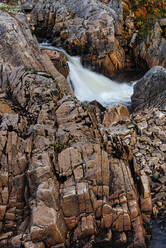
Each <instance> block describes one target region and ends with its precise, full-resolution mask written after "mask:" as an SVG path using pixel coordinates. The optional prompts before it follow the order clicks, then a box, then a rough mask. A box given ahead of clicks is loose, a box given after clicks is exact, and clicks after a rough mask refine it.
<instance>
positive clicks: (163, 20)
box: [160, 18, 166, 27]
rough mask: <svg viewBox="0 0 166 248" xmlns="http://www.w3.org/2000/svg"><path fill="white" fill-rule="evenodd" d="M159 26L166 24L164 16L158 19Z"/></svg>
mask: <svg viewBox="0 0 166 248" xmlns="http://www.w3.org/2000/svg"><path fill="white" fill-rule="evenodd" d="M160 26H161V27H162V26H166V18H162V19H160Z"/></svg>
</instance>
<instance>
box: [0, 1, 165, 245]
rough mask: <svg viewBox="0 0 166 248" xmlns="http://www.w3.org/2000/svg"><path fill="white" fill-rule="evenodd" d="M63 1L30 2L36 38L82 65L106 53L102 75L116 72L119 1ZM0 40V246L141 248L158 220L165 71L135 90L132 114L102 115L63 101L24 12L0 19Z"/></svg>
mask: <svg viewBox="0 0 166 248" xmlns="http://www.w3.org/2000/svg"><path fill="white" fill-rule="evenodd" d="M29 3H32V1H29ZM62 3H63V4H64V8H62V7H61V5H60V4H62ZM71 3H72V5H71V6H70V4H71ZM73 3H74V2H73V1H67V0H61V1H49V2H47V1H43V0H39V1H38V2H37V3H36V5H35V7H34V9H33V11H32V14H31V24H32V23H33V25H34V26H35V29H36V32H37V33H38V34H40V32H41V30H42V32H43V29H44V30H46V31H47V35H48V37H47V38H51V39H55V40H54V41H55V43H56V44H60V42H61V44H63V45H64V46H65V47H66V48H68V50H70V49H72V51H74V49H75V54H79V52H80V51H81V53H83V54H84V55H85V58H89V57H90V58H91V61H92V63H93V59H92V58H93V57H95V56H96V57H95V58H94V61H95V63H98V61H99V60H98V59H99V58H102V59H104V61H107V56H108V54H109V56H112V57H111V59H110V58H109V60H111V61H115V63H113V64H111V66H110V64H109V63H110V62H108V65H109V66H108V68H109V70H114V69H115V64H116V63H117V61H118V63H120V64H123V63H122V61H123V59H124V57H123V56H122V58H119V57H118V56H119V55H118V56H117V57H116V56H115V57H114V56H113V55H115V54H116V49H115V47H116V46H117V47H119V44H118V42H117V40H116V38H115V34H118V28H120V26H119V25H116V24H118V23H119V21H120V20H121V4H120V1H116V4H117V5H116V4H115V1H105V0H104V1H100V3H98V4H96V3H95V1H92V0H91V1H88V5H87V6H85V5H84V4H85V3H84V2H81V1H80V5H79V6H80V9H78V8H76V5H73ZM47 4H48V5H47ZM110 4H112V9H110V10H109V11H108V7H109V8H110ZM114 4H115V5H114ZM37 6H38V7H37ZM99 6H100V7H101V8H99ZM26 8H28V7H26ZM29 9H31V7H29V8H28V9H27V11H29ZM71 9H72V11H71ZM39 10H40V11H39ZM55 10H56V11H55ZM115 10H117V13H119V17H118V15H117V13H116V11H115ZM80 12H81V13H80ZM98 16H100V17H101V19H100V21H101V22H97V21H96V18H97V17H98ZM85 17H86V18H85ZM118 18H120V19H118ZM105 20H107V21H106V23H105ZM114 21H115V23H114ZM39 22H40V25H39ZM82 23H83V24H84V26H83V27H82V26H81V25H82ZM103 26H105V27H106V28H105V29H104V28H103ZM75 27H77V28H78V30H75ZM79 27H80V29H79ZM58 28H59V29H58ZM87 28H88V30H87ZM114 28H115V30H114ZM40 29H41V30H40ZM100 31H102V32H101V35H102V39H101V36H98V35H99V33H100ZM52 32H53V33H52ZM108 32H109V34H110V36H108ZM0 33H1V39H0V66H1V71H0V132H1V135H0V158H1V161H0V192H1V194H0V247H2V248H10V247H11V248H14V247H25V248H33V247H34V248H46V247H50V248H62V247H63V248H67V247H72V248H78V247H80V248H92V247H103V246H106V247H125V248H131V247H135V248H136V247H142V248H143V247H146V241H147V239H148V237H149V235H148V234H149V233H148V225H149V224H150V218H151V215H152V214H153V215H154V216H156V215H157V214H160V215H165V214H166V213H165V209H166V201H165V190H166V165H165V161H166V156H165V154H166V144H165V143H166V132H165V131H166V130H165V126H166V114H165V113H166V105H165V78H166V73H165V69H164V68H161V67H154V68H153V69H152V70H151V71H149V72H148V73H147V74H146V75H145V76H144V77H143V78H142V79H141V80H139V81H138V82H137V84H136V85H135V89H134V94H133V97H132V105H133V110H134V113H133V114H131V115H130V114H129V113H128V110H127V108H126V107H125V106H122V105H118V106H115V107H113V108H111V109H109V110H105V109H102V108H100V106H99V104H97V103H94V102H93V104H92V105H90V104H85V103H84V104H83V103H80V102H79V101H78V100H77V99H76V98H75V97H74V96H73V93H72V92H71V90H70V87H69V86H68V84H67V82H66V80H65V78H64V77H63V76H62V75H61V74H60V73H59V72H58V71H57V70H56V68H55V67H54V66H53V64H52V63H51V61H50V59H49V57H48V56H47V54H46V52H42V51H41V50H40V48H39V45H38V43H37V41H36V39H35V38H34V37H33V36H32V34H31V32H30V29H29V26H28V22H27V20H26V17H25V15H24V14H22V13H18V14H14V13H11V12H10V11H8V10H6V11H5V12H2V11H0ZM73 34H75V36H76V37H75V36H74V37H72V35H73ZM85 34H86V35H87V36H86V35H85ZM58 35H59V37H60V39H59V40H58ZM84 35H85V36H84ZM77 36H78V37H79V39H80V40H81V42H85V43H83V45H82V43H77V42H78V37H77ZM67 41H68V42H67ZM71 41H72V42H71ZM86 41H88V42H89V44H88V46H87V45H86ZM73 42H74V43H73ZM102 42H103V43H102ZM105 42H106V43H105ZM73 44H74V45H73ZM89 45H90V46H89ZM96 47H97V50H95V49H96ZM110 49H111V50H110ZM114 49H115V50H114ZM102 51H103V52H104V55H103V54H102ZM120 51H122V54H123V50H120ZM110 53H111V55H110ZM86 56H87V57H86ZM96 59H97V60H96ZM114 59H115V60H114ZM103 63H104V62H103V60H102V63H101V66H105V64H103ZM111 63H112V62H111ZM97 65H98V64H97ZM95 66H96V65H95ZM99 67H100V66H99ZM104 68H107V67H106V66H105V67H104ZM117 68H120V66H119V67H118V66H117V67H116V69H117ZM104 70H106V69H104ZM62 71H63V70H62ZM151 92H152V93H151ZM153 93H154V94H153ZM152 98H153V100H152ZM156 103H157V104H156ZM158 103H159V105H158ZM159 107H160V108H159ZM149 182H150V183H149ZM151 190H152V194H151Z"/></svg>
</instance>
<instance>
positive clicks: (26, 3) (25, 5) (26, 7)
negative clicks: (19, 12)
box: [21, 0, 37, 12]
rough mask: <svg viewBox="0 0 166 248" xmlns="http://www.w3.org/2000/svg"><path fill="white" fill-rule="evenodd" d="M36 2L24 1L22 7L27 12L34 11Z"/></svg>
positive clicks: (34, 0)
mask: <svg viewBox="0 0 166 248" xmlns="http://www.w3.org/2000/svg"><path fill="white" fill-rule="evenodd" d="M35 2H37V0H23V1H21V5H22V8H23V9H24V10H25V11H26V12H29V11H31V10H32V9H33V7H34V5H35Z"/></svg>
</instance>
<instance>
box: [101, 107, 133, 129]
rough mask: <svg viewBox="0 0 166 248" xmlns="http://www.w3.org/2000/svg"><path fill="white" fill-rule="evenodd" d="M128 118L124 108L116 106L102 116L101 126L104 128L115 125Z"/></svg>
mask: <svg viewBox="0 0 166 248" xmlns="http://www.w3.org/2000/svg"><path fill="white" fill-rule="evenodd" d="M128 118H129V112H128V109H127V107H126V106H124V105H116V106H115V107H112V108H110V109H109V110H108V111H107V112H106V113H105V114H104V120H103V124H104V126H106V127H109V126H113V125H116V124H117V123H118V122H121V121H125V120H126V119H128Z"/></svg>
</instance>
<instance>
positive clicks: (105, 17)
mask: <svg viewBox="0 0 166 248" xmlns="http://www.w3.org/2000/svg"><path fill="white" fill-rule="evenodd" d="M78 6H79V7H78ZM121 21H122V5H121V1H120V0H118V1H112V0H111V1H109V2H108V3H107V4H105V3H104V2H101V1H94V0H88V2H86V3H84V2H83V1H81V0H79V1H77V4H76V3H75V1H74V0H72V1H68V0H61V1H53V0H51V1H48V0H47V1H43V0H42V1H38V2H37V3H36V5H35V7H34V9H33V11H32V13H31V25H32V26H33V27H34V28H33V29H34V32H35V34H36V35H37V36H38V37H43V34H45V32H47V37H48V38H49V39H50V40H51V41H52V43H53V44H54V45H56V46H60V47H61V46H62V47H63V48H64V49H65V50H66V51H68V53H69V54H72V55H82V61H83V63H84V64H86V65H91V66H92V67H93V68H94V69H96V70H97V71H101V72H103V73H104V74H105V75H108V76H110V75H112V74H113V72H114V71H117V70H119V69H120V70H121V69H122V68H124V59H125V54H124V50H123V48H122V47H121V46H120V45H119V42H118V40H117V39H116V37H115V34H116V33H118V32H119V31H118V30H119V27H120V26H122V25H120V22H121ZM43 31H44V32H43ZM44 38H45V37H44Z"/></svg>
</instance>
